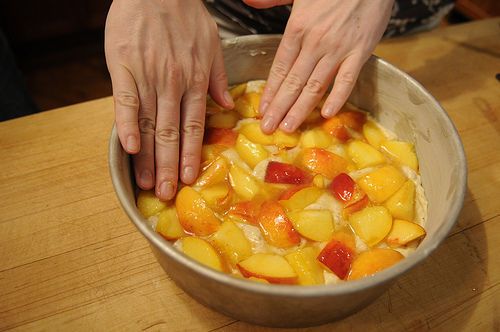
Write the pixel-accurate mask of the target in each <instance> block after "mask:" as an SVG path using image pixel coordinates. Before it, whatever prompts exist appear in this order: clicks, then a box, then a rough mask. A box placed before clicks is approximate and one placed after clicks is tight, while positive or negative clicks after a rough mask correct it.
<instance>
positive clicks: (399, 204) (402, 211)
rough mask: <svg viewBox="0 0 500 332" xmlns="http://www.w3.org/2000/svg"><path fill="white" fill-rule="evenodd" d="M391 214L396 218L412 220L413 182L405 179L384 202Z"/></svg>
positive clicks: (413, 210)
mask: <svg viewBox="0 0 500 332" xmlns="http://www.w3.org/2000/svg"><path fill="white" fill-rule="evenodd" d="M384 205H385V207H386V208H387V209H389V211H390V212H391V214H392V216H393V217H394V218H397V219H403V220H408V221H413V219H414V218H415V184H414V183H413V181H411V180H408V181H406V182H405V183H404V184H403V185H402V186H401V188H399V190H398V191H396V193H395V194H394V195H392V196H391V197H389V199H387V200H386V201H385V203H384Z"/></svg>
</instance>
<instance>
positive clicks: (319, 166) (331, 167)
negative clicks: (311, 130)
mask: <svg viewBox="0 0 500 332" xmlns="http://www.w3.org/2000/svg"><path fill="white" fill-rule="evenodd" d="M300 163H301V165H302V166H303V167H305V168H307V169H308V170H309V171H311V172H313V173H316V174H321V175H323V176H325V177H327V178H329V179H333V178H334V177H335V176H337V175H338V174H340V173H343V172H347V167H348V165H349V162H348V161H347V160H345V159H344V158H342V157H341V156H339V155H336V154H335V153H332V152H329V151H327V150H324V149H320V148H307V149H304V150H303V151H302V156H301V158H300Z"/></svg>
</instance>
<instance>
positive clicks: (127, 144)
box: [109, 65, 141, 154]
mask: <svg viewBox="0 0 500 332" xmlns="http://www.w3.org/2000/svg"><path fill="white" fill-rule="evenodd" d="M109 73H110V75H111V82H112V85H113V99H114V107H115V121H116V130H117V131H118V137H119V138H120V142H121V144H122V146H123V148H124V149H125V151H127V153H131V154H133V153H137V152H139V150H140V147H141V143H140V137H139V127H138V124H137V114H138V111H139V96H138V94H137V87H136V85H135V81H134V77H133V76H132V74H131V73H130V71H129V70H128V69H127V68H126V67H124V66H122V65H116V66H110V68H109Z"/></svg>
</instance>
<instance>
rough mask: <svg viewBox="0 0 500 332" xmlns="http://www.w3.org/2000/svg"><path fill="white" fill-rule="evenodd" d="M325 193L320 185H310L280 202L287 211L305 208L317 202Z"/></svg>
mask: <svg viewBox="0 0 500 332" xmlns="http://www.w3.org/2000/svg"><path fill="white" fill-rule="evenodd" d="M323 193H324V191H323V190H321V189H320V188H318V187H315V186H308V187H305V188H302V189H300V190H298V191H297V192H295V193H294V194H292V195H291V197H290V198H289V199H286V200H281V201H280V203H281V205H283V206H284V207H285V209H286V210H287V211H296V210H303V209H304V208H305V207H306V206H308V205H310V204H312V203H314V202H316V201H317V200H318V198H319V197H320V196H321V195H322V194H323Z"/></svg>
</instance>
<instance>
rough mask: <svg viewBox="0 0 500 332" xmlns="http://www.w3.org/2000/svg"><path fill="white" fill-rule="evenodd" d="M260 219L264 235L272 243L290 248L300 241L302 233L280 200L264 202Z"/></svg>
mask: <svg viewBox="0 0 500 332" xmlns="http://www.w3.org/2000/svg"><path fill="white" fill-rule="evenodd" d="M258 220H259V226H260V230H261V232H262V235H263V236H264V239H265V240H266V242H267V243H269V244H270V245H272V246H275V247H278V248H289V247H293V246H295V245H297V244H299V243H300V235H299V234H298V233H297V231H295V229H294V228H293V225H292V223H291V222H290V220H289V219H288V217H287V215H286V213H285V210H284V209H283V207H282V206H281V205H280V204H279V203H278V202H275V201H269V202H264V204H262V208H261V210H260V213H259V217H258Z"/></svg>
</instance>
